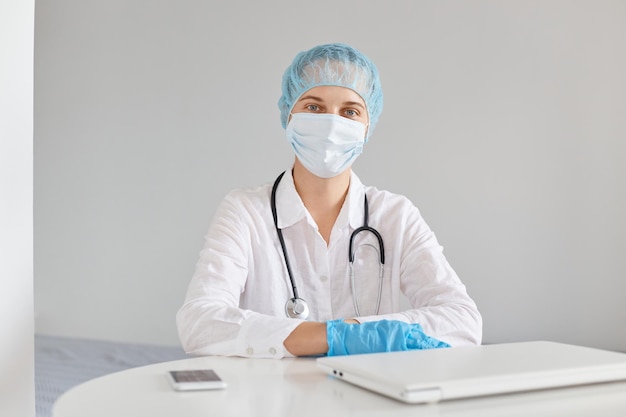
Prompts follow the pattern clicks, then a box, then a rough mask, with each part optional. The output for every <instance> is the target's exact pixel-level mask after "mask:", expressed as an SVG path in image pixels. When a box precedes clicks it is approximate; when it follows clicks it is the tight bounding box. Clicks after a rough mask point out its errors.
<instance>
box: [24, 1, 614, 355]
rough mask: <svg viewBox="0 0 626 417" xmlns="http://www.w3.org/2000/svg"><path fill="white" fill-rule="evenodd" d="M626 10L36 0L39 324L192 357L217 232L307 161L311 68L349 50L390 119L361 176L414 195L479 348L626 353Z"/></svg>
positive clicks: (608, 6)
mask: <svg viewBox="0 0 626 417" xmlns="http://www.w3.org/2000/svg"><path fill="white" fill-rule="evenodd" d="M624 21H626V3H625V2H621V1H608V0H601V1H591V0H590V1H565V0H563V1H557V0H555V1H540V0H531V1H496V0H494V1H471V2H457V1H449V0H445V1H396V2H380V1H363V2H357V3H354V2H337V1H320V2H315V3H314V4H312V3H301V2H293V1H276V2H271V3H269V2H242V1H230V2H213V3H210V2H205V1H192V0H184V1H180V0H178V1H174V0H162V1H152V0H150V1H148V0H143V1H142V0H136V1H123V0H110V1H106V2H103V1H94V0H88V1H85V0H58V1H54V2H43V1H42V2H38V3H37V10H36V54H35V59H36V66H35V69H36V73H35V139H36V143H35V176H36V178H35V230H36V237H35V268H36V269H35V274H36V277H35V304H36V313H37V330H38V331H40V332H42V333H52V334H59V335H70V336H82V337H89V338H106V339H112V340H123V341H141V342H149V343H167V344H172V343H177V336H176V330H175V323H174V315H175V312H176V310H177V308H178V307H179V306H180V305H181V303H182V301H183V298H184V293H185V289H186V286H187V283H188V281H189V279H190V277H191V274H192V272H193V268H194V264H195V261H196V258H197V255H198V252H199V250H200V248H201V245H202V240H203V236H204V234H205V232H206V230H207V227H208V225H209V221H210V218H211V216H212V214H213V212H214V210H215V208H216V206H217V204H218V203H219V201H220V200H221V198H222V197H223V196H224V194H225V193H226V192H227V191H228V190H230V189H231V188H234V187H239V186H246V185H256V184H260V183H264V182H269V181H272V180H273V179H274V177H275V176H276V175H277V174H278V173H279V172H280V171H281V170H283V169H285V168H287V167H288V166H289V164H290V163H291V161H292V155H291V153H290V151H289V149H288V147H287V144H286V142H285V139H284V133H283V130H282V128H281V127H280V123H279V114H278V110H277V107H276V101H277V99H278V96H279V94H280V78H281V75H282V72H283V70H284V68H285V67H286V66H287V65H288V64H289V62H290V60H291V58H292V57H293V55H294V54H295V53H296V52H298V51H300V50H302V49H306V48H309V47H311V46H313V45H315V44H318V43H324V42H331V41H340V42H347V43H350V44H352V45H354V46H355V47H357V48H359V49H361V50H362V51H363V52H365V53H366V54H367V55H369V56H370V57H371V58H372V59H373V60H374V61H375V62H376V63H377V64H378V66H379V70H380V72H381V76H382V82H383V87H384V91H385V110H384V111H383V115H382V118H381V121H380V124H379V126H378V128H377V130H376V131H375V132H374V136H373V137H372V139H371V141H370V142H369V143H368V145H367V147H366V148H365V153H364V154H363V155H362V157H361V158H360V159H359V160H358V161H357V163H356V165H355V170H356V171H357V173H358V174H359V175H360V177H361V179H362V180H363V181H364V182H366V183H368V184H372V185H377V186H378V187H380V188H386V189H389V190H391V191H394V192H399V193H402V194H405V195H407V196H409V197H410V198H411V199H412V200H413V201H414V202H415V203H416V205H417V206H418V207H419V208H420V209H421V211H422V214H423V215H424V216H425V218H426V220H427V222H428V223H429V224H430V226H431V227H432V228H433V229H434V230H435V232H436V234H437V236H438V238H439V240H440V241H441V243H442V244H443V245H444V247H445V249H446V254H447V256H448V258H449V260H450V262H451V263H452V265H453V266H454V267H455V269H456V270H457V271H458V273H459V275H460V276H461V277H462V279H463V280H464V282H465V283H466V285H467V286H468V288H469V291H470V293H471V295H472V296H473V297H474V298H475V300H476V301H477V303H478V305H479V307H480V310H481V311H482V313H483V315H484V321H485V327H484V336H485V338H484V340H485V342H489V343H492V342H504V341H515V340H529V339H549V340H556V341H563V342H569V343H579V344H584V345H590V346H597V347H603V348H609V349H617V350H626V332H625V331H624V328H623V323H624V321H625V320H626V272H625V270H626V256H624V253H625V249H626V222H625V220H624V213H626V186H625V183H626V168H625V167H626V161H625V159H626V141H625V138H626V117H624V115H625V114H626V54H624V39H626V25H624V24H623V22H624Z"/></svg>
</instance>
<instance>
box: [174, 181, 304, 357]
mask: <svg viewBox="0 0 626 417" xmlns="http://www.w3.org/2000/svg"><path fill="white" fill-rule="evenodd" d="M240 209H241V204H240V203H238V201H237V198H235V197H234V196H233V195H232V193H231V194H229V195H228V196H227V197H226V198H225V199H224V201H223V202H222V203H221V205H220V207H219V208H218V210H217V212H216V215H215V217H214V219H213V222H212V224H211V226H210V228H209V232H208V233H207V236H206V239H205V244H204V247H203V249H202V251H201V253H200V258H199V260H198V263H197V265H196V271H195V273H194V275H193V277H192V279H191V282H190V284H189V287H188V290H187V295H186V299H185V302H184V304H183V306H182V307H181V308H180V310H179V311H178V313H177V316H176V322H177V326H178V333H179V337H180V340H181V343H182V345H183V348H184V350H185V351H186V352H187V353H190V354H195V355H223V356H244V357H263V358H282V357H285V356H293V355H291V354H290V353H289V351H287V350H286V349H285V347H284V345H283V341H284V340H285V339H286V338H287V336H288V335H289V334H290V333H291V332H292V331H293V329H295V327H297V326H298V325H299V324H300V323H301V322H302V321H301V320H295V319H290V318H287V317H284V318H283V317H275V316H270V315H266V314H260V313H257V312H254V311H251V310H246V309H241V308H239V299H240V295H241V293H242V291H243V290H244V288H245V284H246V279H247V275H248V271H247V268H248V261H247V251H248V248H249V233H246V228H247V227H250V226H249V225H246V224H245V222H243V221H242V220H241V216H240V215H239V211H238V210H240Z"/></svg>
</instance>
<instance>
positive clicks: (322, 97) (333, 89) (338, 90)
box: [298, 85, 365, 107]
mask: <svg viewBox="0 0 626 417" xmlns="http://www.w3.org/2000/svg"><path fill="white" fill-rule="evenodd" d="M310 99H315V100H319V101H323V102H325V103H331V102H332V103H348V102H349V103H358V104H361V105H362V106H363V107H365V101H364V100H363V98H362V97H361V96H360V95H359V94H358V93H357V92H356V91H354V90H352V89H350V88H347V87H339V86H336V85H321V86H317V87H313V88H311V89H309V90H307V91H305V92H304V94H302V96H301V97H300V98H299V99H298V102H300V101H302V100H310Z"/></svg>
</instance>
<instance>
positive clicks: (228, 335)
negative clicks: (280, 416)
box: [177, 170, 482, 358]
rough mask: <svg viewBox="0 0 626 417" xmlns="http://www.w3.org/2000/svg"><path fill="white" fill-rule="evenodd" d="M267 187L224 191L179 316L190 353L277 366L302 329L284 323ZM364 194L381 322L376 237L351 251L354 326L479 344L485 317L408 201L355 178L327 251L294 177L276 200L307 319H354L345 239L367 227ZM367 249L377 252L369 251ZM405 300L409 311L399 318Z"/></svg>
mask: <svg viewBox="0 0 626 417" xmlns="http://www.w3.org/2000/svg"><path fill="white" fill-rule="evenodd" d="M271 188H272V184H266V185H263V186H260V187H256V188H248V189H238V190H234V191H232V192H230V193H229V194H228V195H227V196H226V197H225V198H224V200H223V201H222V203H221V204H220V206H219V208H218V210H217V212H216V214H215V216H214V219H213V222H212V224H211V226H210V228H209V231H208V234H207V235H206V240H205V244H204V248H203V249H202V251H201V253H200V259H199V261H198V263H197V266H196V271H195V274H194V275H193V278H192V280H191V282H190V284H189V288H188V291H187V297H186V300H185V302H184V305H183V306H182V307H181V309H180V310H179V311H178V314H177V324H178V330H179V335H180V339H181V342H182V344H183V347H184V349H185V350H186V351H187V352H188V353H192V354H198V355H228V356H246V357H269V358H281V357H284V356H292V355H291V354H290V353H289V352H288V351H287V350H286V349H285V348H284V346H283V341H284V340H285V338H287V336H288V335H289V334H290V333H291V332H292V331H293V330H294V328H295V327H296V326H298V325H299V324H300V323H301V322H302V320H298V319H292V318H288V317H287V316H286V314H285V302H286V301H287V300H288V299H289V298H291V297H293V291H292V287H291V284H290V281H289V277H288V275H287V269H286V266H285V260H284V258H283V254H282V249H281V247H280V243H279V240H278V236H277V233H276V229H275V227H274V223H273V218H272V212H271V208H270V194H271ZM364 193H367V199H368V203H369V226H371V227H373V228H375V229H376V230H378V232H379V233H380V234H381V235H382V238H383V239H384V252H385V263H384V278H383V290H382V297H381V303H380V311H379V315H374V311H375V308H376V300H377V297H378V293H379V291H378V276H379V274H378V270H379V269H378V268H379V254H378V252H377V250H378V244H377V240H376V238H375V237H374V235H373V234H372V233H369V232H361V233H360V234H359V235H357V238H356V240H355V243H354V246H355V247H356V248H358V249H357V252H356V259H355V264H354V265H355V266H354V270H355V290H356V295H357V300H358V306H359V310H360V312H361V316H360V317H358V320H359V321H360V322H366V321H374V320H381V319H390V320H400V321H404V322H409V323H419V324H421V325H422V327H423V329H424V331H425V332H426V334H428V335H430V336H433V337H435V338H437V339H440V340H443V341H445V342H447V343H449V344H450V345H452V346H458V345H465V344H480V343H481V338H482V318H481V316H480V313H479V312H478V309H477V307H476V304H475V303H474V301H473V300H472V299H471V298H470V297H469V295H468V294H467V291H466V288H465V286H464V285H463V283H462V282H461V281H460V280H459V278H458V276H457V275H456V273H455V272H454V270H453V269H452V268H451V267H450V265H449V264H448V262H447V261H446V259H445V257H444V255H443V249H442V247H441V246H440V245H439V243H438V242H437V240H436V238H435V235H434V234H433V232H432V231H431V230H430V228H429V227H428V225H427V224H426V223H425V222H424V220H423V219H422V217H421V215H420V213H419V211H418V209H417V208H416V207H415V206H414V205H413V204H412V203H411V202H410V201H409V200H408V199H407V198H406V197H403V196H400V195H397V194H393V193H390V192H387V191H382V190H378V189H376V188H375V187H370V186H364V185H363V184H362V183H361V181H360V180H359V178H358V177H357V176H356V174H354V173H352V174H351V178H350V189H349V192H348V195H347V197H346V200H345V202H344V205H343V207H342V208H341V211H340V213H339V216H338V218H337V220H336V222H335V225H334V226H333V229H332V232H331V236H330V242H329V244H328V245H327V244H326V242H325V241H324V239H323V238H322V236H321V235H320V234H319V233H318V231H317V226H316V224H315V222H314V221H313V218H312V217H311V215H310V214H309V213H308V211H307V209H306V208H305V206H304V204H303V203H302V200H301V199H300V197H299V195H298V193H297V192H296V189H295V186H294V182H293V177H292V175H291V171H290V170H288V171H287V173H286V174H285V176H284V177H283V179H282V181H281V183H280V185H279V187H278V189H277V193H276V202H277V203H276V205H277V213H278V225H279V227H280V228H282V230H283V234H284V239H285V244H286V247H287V252H288V256H289V261H290V264H291V269H292V272H293V275H294V279H295V281H296V286H297V288H298V292H299V296H300V297H301V298H303V299H304V300H306V301H307V303H308V305H309V307H310V315H309V318H308V320H313V321H327V320H332V319H337V318H354V317H356V313H355V309H354V303H353V290H352V286H351V284H350V279H349V275H348V274H349V272H348V271H349V268H348V246H349V239H350V235H351V233H352V232H353V231H354V230H355V229H356V228H358V227H360V226H362V225H363V213H364ZM368 244H372V245H373V246H369V245H368ZM403 296H405V297H406V298H407V299H408V301H409V303H410V305H411V308H410V309H409V310H406V309H404V310H403V309H402V302H401V300H402V297H403Z"/></svg>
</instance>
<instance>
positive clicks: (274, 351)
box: [270, 347, 276, 356]
mask: <svg viewBox="0 0 626 417" xmlns="http://www.w3.org/2000/svg"><path fill="white" fill-rule="evenodd" d="M270 355H272V356H273V355H276V349H274V348H273V347H271V348H270Z"/></svg>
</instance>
